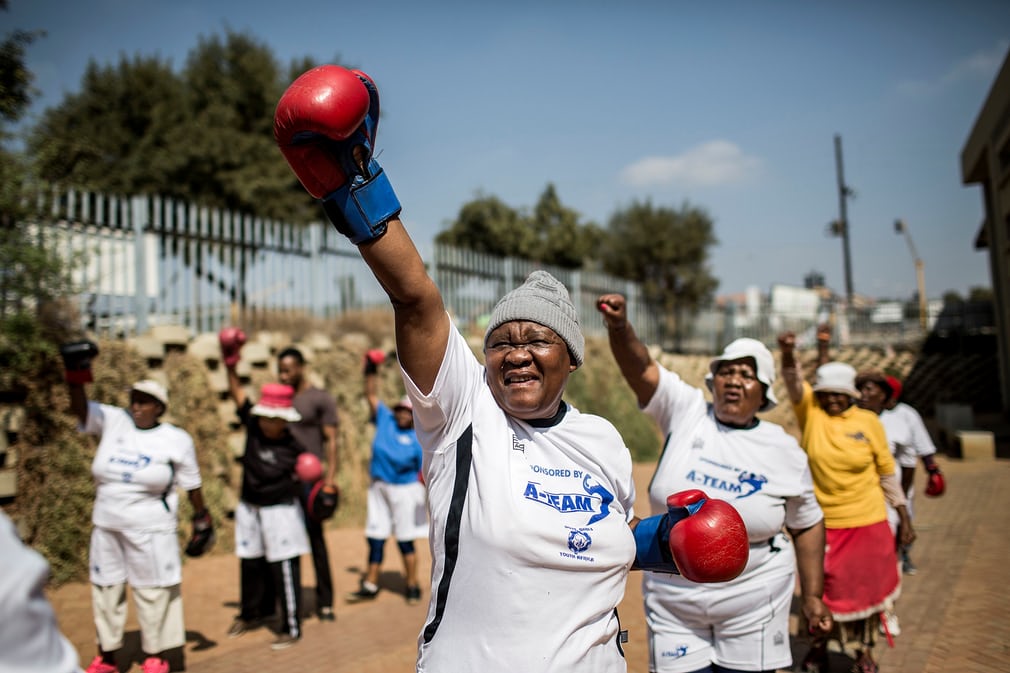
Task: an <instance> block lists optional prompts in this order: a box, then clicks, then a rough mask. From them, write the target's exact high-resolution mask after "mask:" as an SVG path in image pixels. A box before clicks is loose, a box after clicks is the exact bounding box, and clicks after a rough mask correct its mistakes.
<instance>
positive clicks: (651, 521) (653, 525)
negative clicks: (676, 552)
mask: <svg viewBox="0 0 1010 673" xmlns="http://www.w3.org/2000/svg"><path fill="white" fill-rule="evenodd" d="M668 518H669V517H668V515H666V514H658V515H656V516H650V517H649V518H648V519H641V520H640V521H639V522H638V525H637V526H635V530H634V531H633V532H634V535H635V565H634V566H632V567H633V568H636V569H638V570H654V571H657V572H663V573H674V574H676V575H679V574H680V571H679V570H678V569H677V564H676V563H674V562H673V559H672V558H671V557H670V549H669V546H668V543H667V540H669V536H670V528H669V526H670V524H669V520H668Z"/></svg>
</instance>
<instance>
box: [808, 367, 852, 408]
mask: <svg viewBox="0 0 1010 673" xmlns="http://www.w3.org/2000/svg"><path fill="white" fill-rule="evenodd" d="M813 387H814V392H815V393H842V394H843V395H848V396H849V397H852V398H855V399H857V400H858V399H859V398H860V397H862V396H861V395H860V394H859V390H857V389H856V369H855V367H853V366H852V365H847V364H845V363H844V362H828V363H827V364H823V365H821V366H820V367H818V368H817V377H816V378H815V379H814V386H813Z"/></svg>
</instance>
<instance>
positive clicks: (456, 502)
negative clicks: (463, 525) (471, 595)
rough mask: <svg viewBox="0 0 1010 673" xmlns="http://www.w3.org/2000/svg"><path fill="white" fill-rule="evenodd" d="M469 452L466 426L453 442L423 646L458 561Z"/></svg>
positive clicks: (437, 621) (436, 622)
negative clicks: (439, 561) (441, 556)
mask: <svg viewBox="0 0 1010 673" xmlns="http://www.w3.org/2000/svg"><path fill="white" fill-rule="evenodd" d="M472 452H473V425H472V424H471V425H469V426H467V428H466V430H464V431H463V434H462V435H460V438H459V439H457V440H456V478H455V480H454V481H453V485H452V500H451V502H450V503H449V513H448V516H447V517H446V521H445V564H444V565H443V566H442V578H441V579H440V580H439V582H438V590H437V591H436V592H435V616H434V617H432V619H431V621H430V622H428V624H427V625H426V626H425V627H424V642H425V643H430V642H431V639H432V638H434V637H435V632H436V631H437V630H438V626H439V624H441V623H442V615H443V614H445V603H446V600H447V599H448V597H449V585H450V584H451V583H452V574H453V571H454V570H455V569H456V560H457V558H458V557H459V527H460V521H461V520H462V518H463V504H464V502H465V501H466V490H467V487H468V485H469V483H470V459H471V456H472Z"/></svg>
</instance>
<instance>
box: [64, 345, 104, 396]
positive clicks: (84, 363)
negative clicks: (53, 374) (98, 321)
mask: <svg viewBox="0 0 1010 673" xmlns="http://www.w3.org/2000/svg"><path fill="white" fill-rule="evenodd" d="M60 357H62V358H63V370H64V378H65V379H66V381H67V383H72V384H78V385H83V384H85V383H91V382H92V381H94V380H95V379H94V377H93V376H92V375H91V361H92V360H93V359H94V358H96V357H98V346H97V344H95V342H94V341H88V340H86V339H85V340H83V341H74V342H71V343H66V344H63V345H62V346H60Z"/></svg>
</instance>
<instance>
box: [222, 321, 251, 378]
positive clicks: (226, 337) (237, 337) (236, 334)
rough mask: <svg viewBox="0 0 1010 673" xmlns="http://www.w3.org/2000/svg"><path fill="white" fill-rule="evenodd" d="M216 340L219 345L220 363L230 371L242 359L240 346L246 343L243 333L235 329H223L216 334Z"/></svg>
mask: <svg viewBox="0 0 1010 673" xmlns="http://www.w3.org/2000/svg"><path fill="white" fill-rule="evenodd" d="M217 340H218V341H219V342H220V343H221V361H222V362H224V366H225V367H228V368H229V369H231V368H232V367H234V366H235V365H237V364H238V361H239V359H241V357H242V346H243V345H244V344H245V342H246V336H245V332H243V331H242V330H240V329H239V328H237V327H225V328H224V329H223V330H221V331H220V332H218V335H217Z"/></svg>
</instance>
